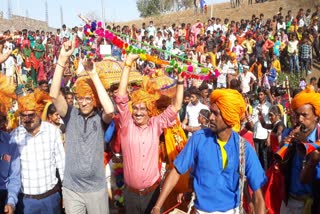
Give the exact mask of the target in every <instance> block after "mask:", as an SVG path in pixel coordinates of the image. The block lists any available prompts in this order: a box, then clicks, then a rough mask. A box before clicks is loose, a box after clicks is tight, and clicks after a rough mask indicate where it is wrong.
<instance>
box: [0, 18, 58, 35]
mask: <svg viewBox="0 0 320 214" xmlns="http://www.w3.org/2000/svg"><path fill="white" fill-rule="evenodd" d="M22 29H28V30H44V31H53V32H54V31H55V29H54V28H52V27H49V26H48V24H47V22H45V21H39V20H35V19H30V18H26V17H23V16H17V15H12V17H11V19H4V18H0V33H3V32H4V31H6V30H10V31H13V30H22Z"/></svg>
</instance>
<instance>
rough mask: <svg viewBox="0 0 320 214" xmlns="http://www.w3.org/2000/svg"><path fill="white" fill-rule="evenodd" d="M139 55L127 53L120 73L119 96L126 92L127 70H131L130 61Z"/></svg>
mask: <svg viewBox="0 0 320 214" xmlns="http://www.w3.org/2000/svg"><path fill="white" fill-rule="evenodd" d="M138 57H139V55H137V54H129V55H128V57H127V58H126V61H125V64H124V69H123V71H122V74H121V79H120V84H119V91H118V94H119V96H124V95H126V94H127V85H128V81H129V72H130V70H131V66H132V63H133V62H134V61H135V60H137V59H138Z"/></svg>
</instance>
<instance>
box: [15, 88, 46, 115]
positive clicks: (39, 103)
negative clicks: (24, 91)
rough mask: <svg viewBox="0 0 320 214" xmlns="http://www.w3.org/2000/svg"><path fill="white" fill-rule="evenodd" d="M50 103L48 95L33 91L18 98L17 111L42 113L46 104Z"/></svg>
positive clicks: (38, 90) (37, 90) (43, 92)
mask: <svg viewBox="0 0 320 214" xmlns="http://www.w3.org/2000/svg"><path fill="white" fill-rule="evenodd" d="M50 101H51V97H50V95H49V93H47V92H45V91H42V90H40V89H38V88H37V89H35V91H34V92H33V93H31V94H28V95H26V96H23V97H20V98H18V108H19V111H20V112H22V111H36V112H37V113H42V111H43V110H44V108H45V106H46V104H47V103H48V102H50Z"/></svg>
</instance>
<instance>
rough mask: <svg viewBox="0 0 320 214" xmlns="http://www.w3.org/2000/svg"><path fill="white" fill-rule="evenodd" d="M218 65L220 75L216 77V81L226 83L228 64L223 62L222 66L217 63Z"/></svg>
mask: <svg viewBox="0 0 320 214" xmlns="http://www.w3.org/2000/svg"><path fill="white" fill-rule="evenodd" d="M218 67H219V68H220V69H221V70H220V71H221V72H220V75H219V76H218V78H217V83H221V84H226V83H227V73H228V68H229V67H228V65H227V64H224V65H223V66H222V65H221V63H219V65H218Z"/></svg>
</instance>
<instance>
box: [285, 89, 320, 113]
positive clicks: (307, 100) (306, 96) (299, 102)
mask: <svg viewBox="0 0 320 214" xmlns="http://www.w3.org/2000/svg"><path fill="white" fill-rule="evenodd" d="M306 104H310V105H312V106H313V107H314V109H315V113H316V115H317V116H320V94H319V93H316V92H315V91H314V90H313V88H312V86H311V85H308V86H307V88H306V89H305V90H303V91H301V92H300V93H298V94H297V95H296V96H294V98H293V99H292V102H291V108H292V110H293V111H294V110H296V109H297V108H300V107H301V106H303V105H306Z"/></svg>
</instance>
